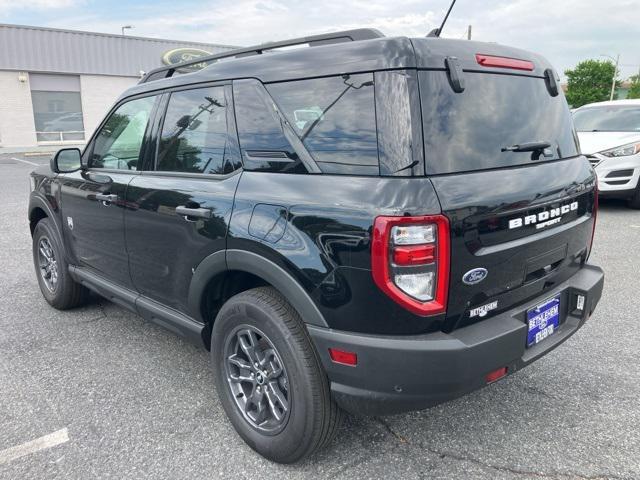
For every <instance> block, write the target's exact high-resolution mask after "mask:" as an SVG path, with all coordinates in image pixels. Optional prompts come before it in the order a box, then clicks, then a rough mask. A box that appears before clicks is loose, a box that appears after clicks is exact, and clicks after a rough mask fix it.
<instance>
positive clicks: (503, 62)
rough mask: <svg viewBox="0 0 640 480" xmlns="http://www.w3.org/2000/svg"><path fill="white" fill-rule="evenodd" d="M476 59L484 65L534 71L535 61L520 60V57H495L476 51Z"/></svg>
mask: <svg viewBox="0 0 640 480" xmlns="http://www.w3.org/2000/svg"><path fill="white" fill-rule="evenodd" d="M476 61H477V62H478V64H479V65H482V66H483V67H496V68H510V69H512V70H527V71H533V68H534V65H533V62H530V61H529V60H520V59H518V58H509V57H495V56H493V55H483V54H481V53H476Z"/></svg>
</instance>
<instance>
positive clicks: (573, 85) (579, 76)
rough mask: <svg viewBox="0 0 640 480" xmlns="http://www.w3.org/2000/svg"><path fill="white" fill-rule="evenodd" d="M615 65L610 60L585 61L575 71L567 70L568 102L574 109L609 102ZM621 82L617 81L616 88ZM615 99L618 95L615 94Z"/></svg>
mask: <svg viewBox="0 0 640 480" xmlns="http://www.w3.org/2000/svg"><path fill="white" fill-rule="evenodd" d="M615 68H616V67H615V65H614V64H613V63H612V62H610V61H609V60H606V61H601V60H584V61H582V62H580V63H578V65H576V68H574V69H573V70H571V69H569V70H565V72H564V73H565V75H566V76H567V102H568V103H569V105H571V106H572V107H574V108H577V107H581V106H582V105H585V104H587V103H593V102H602V101H604V100H609V95H610V94H611V81H612V80H613V74H614V71H615ZM618 86H620V82H619V81H616V87H618ZM613 98H614V99H616V98H617V94H615V93H614V96H613Z"/></svg>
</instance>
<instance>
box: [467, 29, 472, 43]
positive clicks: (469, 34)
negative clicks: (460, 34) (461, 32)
mask: <svg viewBox="0 0 640 480" xmlns="http://www.w3.org/2000/svg"><path fill="white" fill-rule="evenodd" d="M467 40H471V25H469V28H467Z"/></svg>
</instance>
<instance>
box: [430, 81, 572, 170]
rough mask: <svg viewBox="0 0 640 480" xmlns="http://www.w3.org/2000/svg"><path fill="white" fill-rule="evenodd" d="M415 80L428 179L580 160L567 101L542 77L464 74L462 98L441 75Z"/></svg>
mask: <svg viewBox="0 0 640 480" xmlns="http://www.w3.org/2000/svg"><path fill="white" fill-rule="evenodd" d="M419 79H420V97H421V102H422V122H423V129H424V145H425V158H426V160H427V174H443V173H453V172H466V171H475V170H484V169H488V168H502V167H512V166H516V165H530V164H532V163H534V162H535V163H538V162H544V161H549V160H557V159H559V158H567V157H574V156H576V155H578V148H577V143H576V140H575V136H574V131H573V124H572V122H571V114H570V112H569V107H568V105H567V102H566V100H565V99H564V97H563V96H562V95H558V96H556V97H552V96H551V95H550V94H549V92H548V91H547V88H546V86H545V82H544V79H542V78H537V77H529V76H524V75H499V74H489V73H471V72H465V81H466V82H465V83H466V88H465V90H464V92H462V93H455V92H454V91H453V89H452V88H451V86H450V85H449V81H448V80H447V73H446V72H444V71H421V72H420V74H419Z"/></svg>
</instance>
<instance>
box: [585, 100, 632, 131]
mask: <svg viewBox="0 0 640 480" xmlns="http://www.w3.org/2000/svg"><path fill="white" fill-rule="evenodd" d="M573 122H574V123H575V126H576V130H578V131H579V132H596V131H597V132H640V105H638V106H632V105H624V106H622V105H606V106H605V105H603V106H601V107H587V108H580V109H578V110H576V111H575V112H573Z"/></svg>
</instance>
